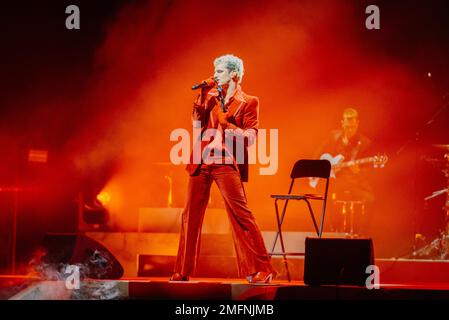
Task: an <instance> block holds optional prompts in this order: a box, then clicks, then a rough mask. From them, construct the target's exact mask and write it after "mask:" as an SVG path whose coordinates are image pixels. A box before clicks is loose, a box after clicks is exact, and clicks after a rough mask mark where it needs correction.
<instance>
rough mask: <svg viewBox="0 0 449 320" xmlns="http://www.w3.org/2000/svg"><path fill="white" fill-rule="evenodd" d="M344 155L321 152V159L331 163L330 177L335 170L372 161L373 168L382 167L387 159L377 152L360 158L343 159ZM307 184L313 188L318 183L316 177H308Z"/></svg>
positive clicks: (333, 174) (333, 175) (384, 155)
mask: <svg viewBox="0 0 449 320" xmlns="http://www.w3.org/2000/svg"><path fill="white" fill-rule="evenodd" d="M344 158H345V157H344V156H343V155H342V154H338V155H336V156H335V157H333V156H332V155H330V154H329V153H323V154H322V155H321V157H320V159H321V160H328V161H329V162H330V163H331V166H332V168H331V174H330V177H331V178H335V173H336V171H338V170H340V169H342V168H349V167H352V166H356V165H361V164H367V163H372V164H373V167H374V168H383V167H384V166H385V164H386V163H387V161H388V156H387V155H386V154H377V155H375V156H372V157H366V158H361V159H355V160H349V161H343V160H344ZM309 184H310V186H311V187H312V188H315V187H316V185H317V184H318V178H310V179H309Z"/></svg>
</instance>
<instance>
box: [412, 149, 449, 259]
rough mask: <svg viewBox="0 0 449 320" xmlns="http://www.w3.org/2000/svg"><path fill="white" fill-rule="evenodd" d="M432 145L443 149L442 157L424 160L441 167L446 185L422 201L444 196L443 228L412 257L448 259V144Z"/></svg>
mask: <svg viewBox="0 0 449 320" xmlns="http://www.w3.org/2000/svg"><path fill="white" fill-rule="evenodd" d="M433 146H434V147H436V148H438V149H442V150H444V151H445V154H444V157H443V159H434V158H425V159H424V160H425V161H426V162H429V163H431V164H433V165H434V166H436V167H437V168H439V169H442V170H441V171H442V173H443V174H444V176H445V178H446V186H445V188H443V189H441V190H437V191H434V192H433V193H432V194H430V195H428V196H427V197H425V198H424V201H425V202H427V201H429V200H431V199H434V198H436V197H440V196H445V197H446V200H445V202H444V206H443V208H442V209H443V211H445V212H446V214H445V222H444V228H442V229H441V231H440V234H439V236H438V238H436V239H435V240H433V241H432V242H431V243H430V244H428V245H426V246H424V247H423V248H421V249H419V250H415V251H414V252H413V253H412V257H414V258H427V259H441V260H449V144H434V145H433Z"/></svg>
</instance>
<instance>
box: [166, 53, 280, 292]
mask: <svg viewBox="0 0 449 320" xmlns="http://www.w3.org/2000/svg"><path fill="white" fill-rule="evenodd" d="M214 67H215V73H214V78H213V81H210V83H211V85H210V86H207V87H205V88H203V89H202V91H201V94H200V95H199V96H198V98H197V99H196V101H195V102H194V107H193V114H192V118H193V120H194V121H195V122H194V123H196V124H197V125H200V126H201V132H202V136H203V140H204V134H205V133H207V132H214V133H216V134H215V135H214V136H212V137H211V139H210V140H209V141H198V142H199V143H201V148H200V149H201V161H198V162H199V163H197V162H196V161H192V159H193V158H194V157H191V162H190V164H188V165H187V171H188V172H189V174H190V178H189V184H188V194H187V202H186V206H185V208H184V211H183V214H182V226H181V235H180V241H179V249H178V256H177V260H176V264H175V269H174V273H173V275H172V277H171V279H170V280H171V281H188V280H189V276H190V275H192V274H193V273H194V271H195V267H196V264H197V261H198V257H199V249H200V238H201V227H202V223H203V218H204V213H205V211H206V207H207V203H208V200H209V194H210V188H211V185H212V182H213V181H215V183H216V184H217V186H218V189H219V190H220V193H221V195H222V197H223V199H224V203H225V207H226V211H227V213H228V216H229V219H230V222H231V226H232V234H233V238H234V246H235V251H236V255H237V260H238V265H239V274H240V276H241V277H246V279H247V280H248V281H249V282H250V283H268V282H270V281H271V279H272V277H273V273H274V271H273V268H272V266H271V264H270V257H269V256H268V254H267V251H266V248H265V245H264V241H263V238H262V235H261V232H260V229H259V227H258V226H257V224H256V221H255V219H254V215H253V214H252V212H251V210H250V209H249V207H248V203H247V199H246V195H245V191H244V187H243V184H242V182H243V181H247V180H248V161H247V159H248V156H247V155H248V153H247V147H248V146H249V145H251V144H252V143H254V142H255V138H256V135H257V130H258V127H259V100H258V98H257V97H254V96H250V95H247V94H246V93H244V92H243V91H242V88H241V86H240V83H241V82H242V77H243V73H244V68H243V61H242V60H241V59H240V58H238V57H236V56H233V55H224V56H221V57H218V58H216V59H215V61H214ZM229 134H231V135H232V139H227V138H224V137H225V136H226V137H229V136H228V135H229ZM217 136H218V137H217ZM200 139H201V137H200ZM230 141H232V142H233V143H231V144H230V143H229V142H230ZM242 144H243V145H242ZM238 148H241V149H240V150H243V151H244V152H243V156H242V154H241V153H239V152H236V150H237V149H238ZM194 150H195V147H194Z"/></svg>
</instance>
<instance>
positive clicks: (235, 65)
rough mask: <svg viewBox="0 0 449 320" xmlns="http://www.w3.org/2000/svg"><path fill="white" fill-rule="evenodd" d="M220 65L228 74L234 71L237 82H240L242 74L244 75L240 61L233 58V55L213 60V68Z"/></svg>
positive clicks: (241, 61) (237, 58)
mask: <svg viewBox="0 0 449 320" xmlns="http://www.w3.org/2000/svg"><path fill="white" fill-rule="evenodd" d="M221 63H224V64H225V66H226V69H228V71H229V72H231V71H235V72H236V73H237V78H238V80H239V81H238V82H239V83H241V82H242V79H243V74H244V73H245V69H244V67H243V60H242V59H240V58H239V57H236V56H234V55H233V54H225V55H222V56H220V57H218V58H216V59H215V60H214V67H216V66H218V65H219V64H221Z"/></svg>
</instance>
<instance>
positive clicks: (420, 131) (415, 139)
mask: <svg viewBox="0 0 449 320" xmlns="http://www.w3.org/2000/svg"><path fill="white" fill-rule="evenodd" d="M448 95H449V91H448V92H446V93H445V94H444V95H443V100H446V97H448ZM448 106H449V101H448V100H446V101H444V103H443V104H442V105H441V106H440V107H439V108H438V109H437V111H436V112H435V113H434V114H433V115H432V117H431V118H430V119H429V120H428V121H427V122H425V123H424V124H423V125H422V126H421V128H419V129H418V130H417V131H416V132H415V133H414V137H413V138H411V139H408V140H407V141H406V142H405V143H404V144H403V145H402V146H401V147H400V148H399V149H398V150H397V151H396V155H399V154H401V153H402V151H404V149H406V148H407V147H408V146H409V145H410V144H411V143H412V142H413V143H414V145H415V174H414V178H413V180H414V181H413V186H414V195H415V196H414V202H413V248H412V250H413V251H412V254H411V255H412V256H415V255H416V238H417V233H416V232H417V229H418V226H417V215H418V209H417V197H418V190H417V189H418V188H417V185H418V146H419V141H420V139H421V137H422V135H423V133H424V131H425V130H426V129H427V128H429V127H430V126H431V125H432V124H433V123H434V122H435V120H437V118H438V117H439V116H440V115H441V114H442V113H443V111H445V110H446V109H447V107H448Z"/></svg>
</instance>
